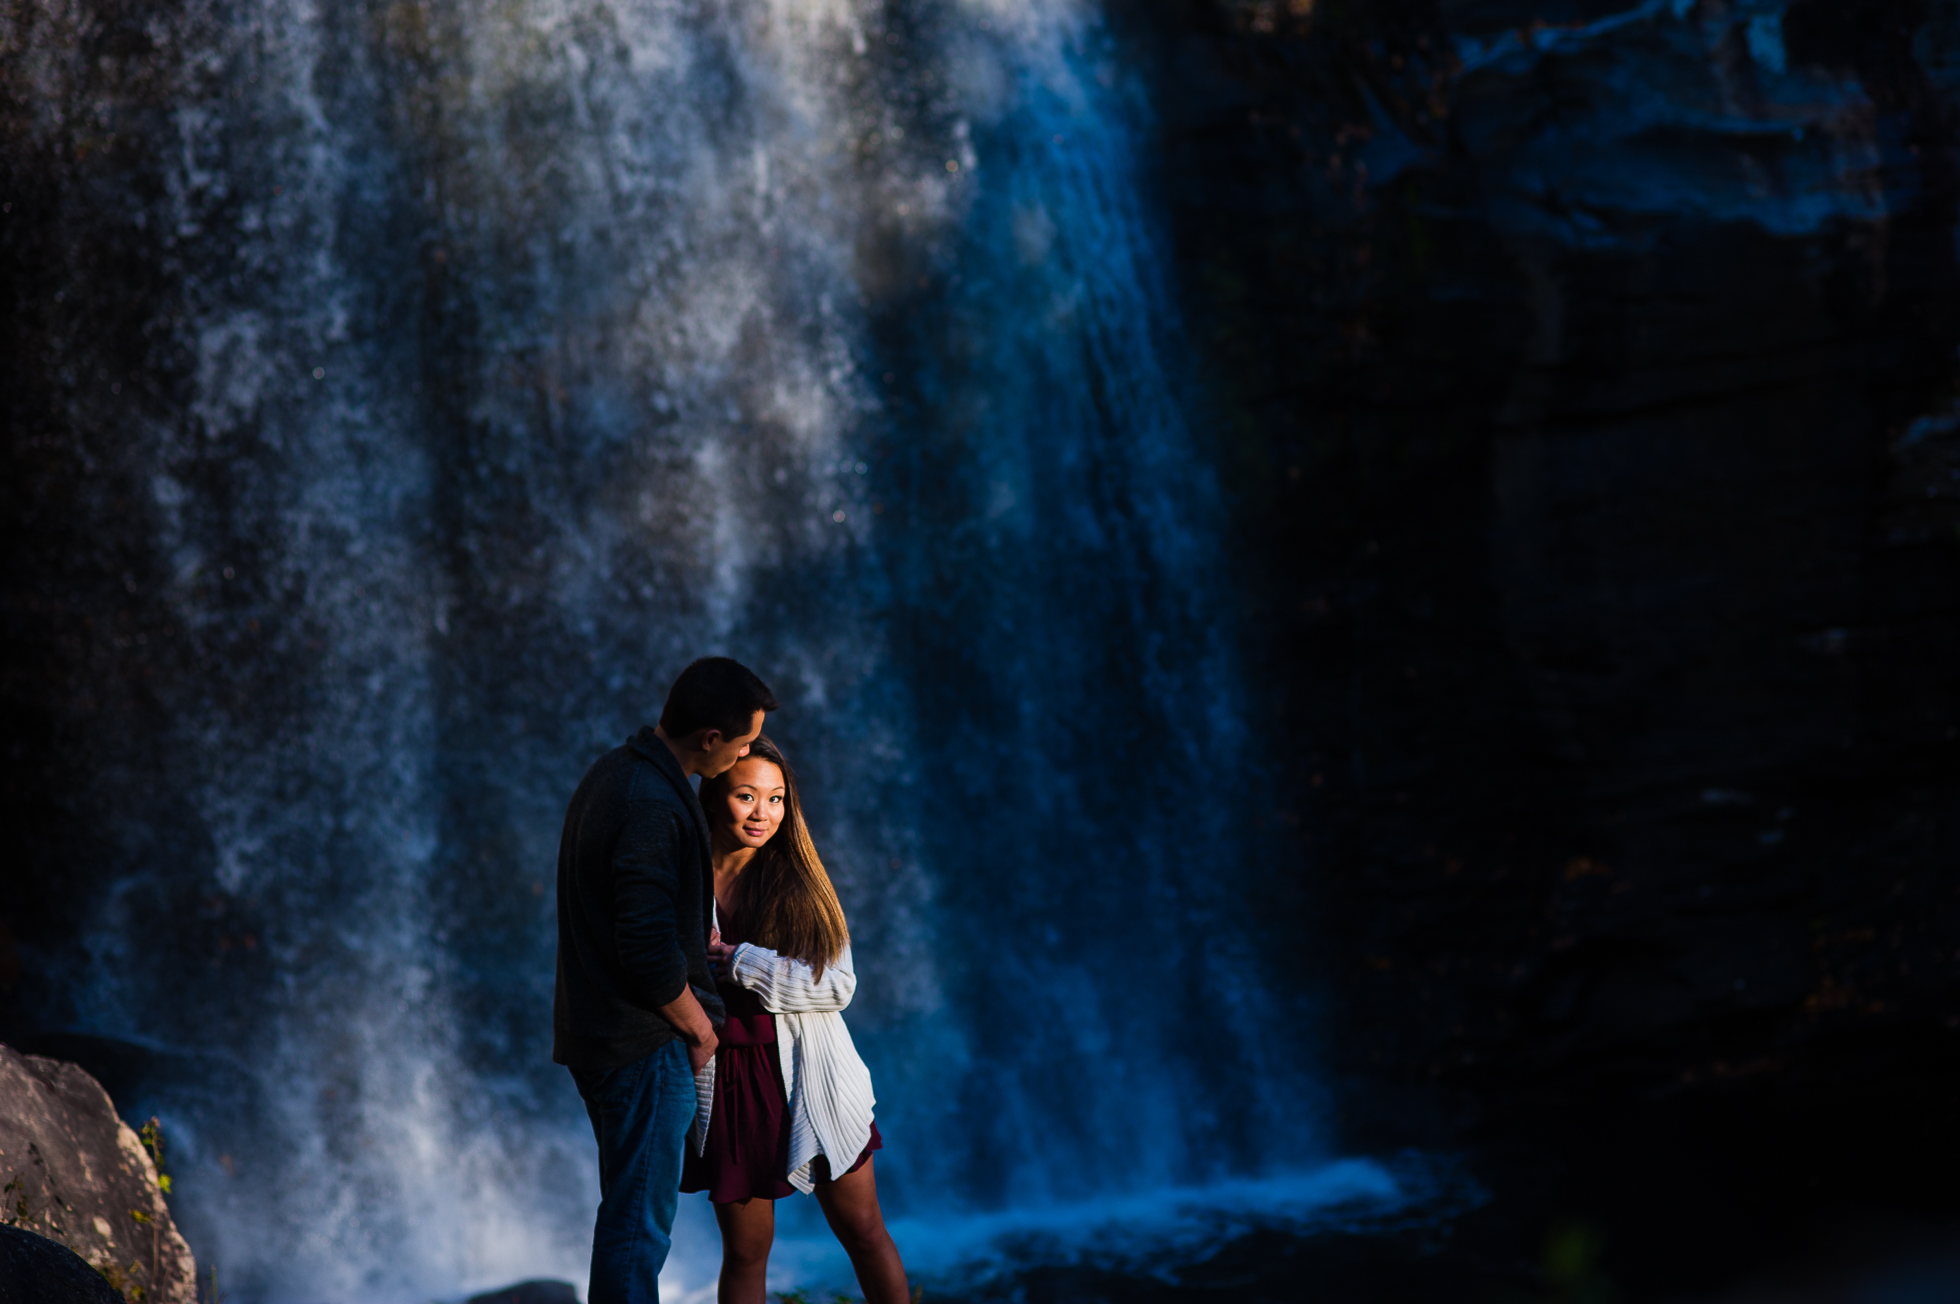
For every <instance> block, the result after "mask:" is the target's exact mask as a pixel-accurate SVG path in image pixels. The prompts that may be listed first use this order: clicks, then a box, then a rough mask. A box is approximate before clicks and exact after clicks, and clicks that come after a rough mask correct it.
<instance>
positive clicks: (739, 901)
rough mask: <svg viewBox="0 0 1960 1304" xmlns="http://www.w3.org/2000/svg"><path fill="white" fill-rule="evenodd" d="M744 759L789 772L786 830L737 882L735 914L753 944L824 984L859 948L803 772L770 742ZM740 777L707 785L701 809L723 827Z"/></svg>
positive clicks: (761, 740)
mask: <svg viewBox="0 0 1960 1304" xmlns="http://www.w3.org/2000/svg"><path fill="white" fill-rule="evenodd" d="M744 759H746V760H752V761H753V760H763V761H768V762H769V763H770V764H771V765H774V766H775V767H776V768H777V769H779V770H781V771H782V772H783V822H782V823H781V824H780V825H778V826H777V828H776V835H775V836H774V837H772V838H770V839H769V841H767V842H765V843H763V844H762V845H761V846H760V847H758V848H756V852H755V855H753V856H751V857H750V858H749V863H748V864H746V865H744V866H743V867H742V873H741V876H740V877H739V878H737V879H736V881H735V907H736V909H738V910H739V911H740V912H741V914H742V922H743V924H744V926H745V927H746V929H747V931H748V934H749V940H751V941H753V942H754V943H755V944H756V945H757V946H764V947H768V948H769V949H770V950H772V951H774V952H776V953H777V954H779V955H787V956H792V957H794V958H795V959H798V960H801V961H803V962H804V963H805V964H807V965H809V966H810V967H811V968H812V969H814V970H816V971H817V976H818V977H819V978H821V977H822V976H823V971H824V967H825V966H826V965H830V964H834V963H836V960H837V957H838V956H840V955H842V954H843V953H844V948H845V947H846V946H849V945H850V943H851V932H850V929H849V927H848V926H847V925H846V924H845V922H844V907H843V904H842V903H841V902H839V901H838V900H837V889H836V888H834V887H832V886H831V883H830V875H829V874H827V873H825V872H824V867H823V861H822V860H820V859H819V858H818V857H817V844H816V843H814V842H812V841H811V840H810V829H809V826H808V825H806V824H804V822H803V802H802V800H801V799H800V798H798V796H797V795H796V771H794V770H792V769H790V768H789V762H788V761H786V760H784V759H783V753H782V750H781V749H780V748H778V747H777V746H776V744H775V743H773V742H771V741H770V740H769V738H768V736H767V735H766V734H765V735H762V736H760V737H758V738H757V739H756V740H755V741H754V742H753V743H750V744H749V754H748V756H747V757H745V758H744ZM738 764H739V762H738ZM734 773H735V770H734V768H733V767H731V768H730V769H728V770H727V771H726V772H725V773H723V774H720V775H717V776H716V777H715V778H712V779H707V780H704V781H703V782H702V784H701V805H702V806H703V807H704V808H705V809H706V810H707V811H709V812H710V813H709V818H710V819H712V820H714V821H715V822H716V823H720V822H722V821H724V820H726V819H727V818H728V803H727V801H726V800H725V798H726V796H727V794H728V792H729V790H730V788H732V787H733V786H734V778H733V775H734Z"/></svg>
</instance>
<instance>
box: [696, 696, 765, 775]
mask: <svg viewBox="0 0 1960 1304" xmlns="http://www.w3.org/2000/svg"><path fill="white" fill-rule="evenodd" d="M761 735H762V712H760V711H757V712H756V713H755V719H754V720H753V721H752V722H751V723H750V727H749V731H748V732H747V733H745V734H743V735H742V736H741V737H740V738H724V737H722V736H721V731H720V730H719V729H710V730H709V731H708V732H707V733H706V734H705V735H703V741H705V742H706V743H707V744H708V746H707V753H708V755H707V758H706V759H705V760H704V761H702V763H701V771H700V773H701V777H702V778H704V779H712V778H714V777H716V776H717V775H720V774H723V773H725V772H726V771H727V770H728V769H729V767H731V766H732V765H734V764H735V762H737V761H739V760H741V759H742V758H743V757H744V756H747V755H748V754H749V744H750V743H752V742H754V741H755V740H756V739H757V738H759V737H761Z"/></svg>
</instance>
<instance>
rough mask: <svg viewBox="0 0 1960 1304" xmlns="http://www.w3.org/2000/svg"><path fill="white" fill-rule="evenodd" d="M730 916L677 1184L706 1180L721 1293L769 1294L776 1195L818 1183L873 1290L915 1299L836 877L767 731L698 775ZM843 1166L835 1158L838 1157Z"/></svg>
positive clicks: (716, 941) (814, 1190) (886, 1299)
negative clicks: (880, 1152)
mask: <svg viewBox="0 0 1960 1304" xmlns="http://www.w3.org/2000/svg"><path fill="white" fill-rule="evenodd" d="M701 805H702V808H703V809H704V810H705V811H706V812H707V814H708V826H709V834H710V837H711V838H712V840H713V845H714V861H715V914H716V922H717V924H718V925H719V929H718V931H717V932H716V934H715V936H714V938H713V940H712V941H711V942H710V943H709V946H708V962H709V964H711V965H712V966H714V970H715V977H716V979H717V980H718V982H719V985H720V987H721V993H722V997H723V1000H724V1001H725V1003H726V1004H727V1007H728V1022H727V1024H726V1026H724V1027H723V1028H722V1030H721V1046H720V1049H719V1050H717V1051H716V1052H715V1073H714V1103H713V1105H712V1107H711V1108H710V1111H709V1117H708V1126H707V1133H706V1135H705V1136H702V1135H700V1134H699V1132H698V1131H697V1133H696V1134H695V1136H694V1137H693V1138H692V1142H691V1144H690V1146H689V1149H688V1156H687V1163H686V1168H685V1170H684V1171H683V1173H682V1176H681V1190H683V1191H706V1192H707V1193H708V1199H709V1200H711V1201H712V1202H713V1203H714V1207H715V1221H716V1222H717V1223H719V1224H720V1225H721V1284H720V1287H719V1289H718V1291H717V1293H716V1298H717V1299H718V1300H719V1301H720V1304H764V1299H765V1293H764V1292H765V1286H766V1282H767V1277H768V1269H769V1247H770V1245H771V1244H772V1243H773V1242H774V1240H775V1238H776V1205H775V1201H777V1200H778V1199H780V1198H782V1197H783V1196H786V1195H789V1194H791V1193H792V1192H793V1191H805V1192H808V1193H811V1194H814V1195H815V1196H816V1197H817V1203H818V1205H820V1206H821V1207H822V1209H823V1213H824V1218H825V1219H826V1220H828V1221H829V1223H830V1229H831V1231H833V1232H835V1233H836V1235H837V1239H838V1241H839V1242H841V1243H842V1244H843V1246H844V1250H845V1252H846V1253H847V1254H849V1255H850V1256H851V1266H852V1268H854V1269H856V1271H857V1279H858V1287H859V1289H861V1290H862V1291H863V1292H864V1299H865V1304H907V1302H908V1299H909V1297H908V1295H907V1294H906V1288H905V1265H904V1264H903V1263H901V1262H900V1261H899V1257H898V1247H897V1246H895V1245H893V1244H892V1238H891V1235H890V1233H888V1232H887V1231H886V1230H885V1218H884V1214H883V1213H881V1212H880V1211H879V1208H878V1184H877V1181H876V1179H875V1178H874V1177H873V1175H872V1170H871V1152H872V1151H874V1150H877V1149H880V1148H881V1147H882V1146H883V1144H884V1142H883V1141H882V1139H881V1138H880V1137H879V1136H878V1125H877V1124H876V1123H874V1122H873V1121H872V1118H871V1106H872V1104H873V1101H872V1096H871V1074H870V1072H869V1071H868V1070H866V1068H865V1067H864V1061H862V1060H860V1059H859V1058H858V1055H857V1050H856V1048H854V1047H853V1046H852V1045H851V1034H850V1033H849V1032H848V1031H847V1030H846V1029H845V1027H844V1020H843V1018H842V1016H841V1015H839V1014H838V1011H839V1010H841V1009H843V1008H844V1007H845V1006H846V1005H848V1004H850V1002H851V994H852V993H853V992H854V991H855V990H856V989H857V975H856V974H855V973H854V972H853V971H852V969H851V938H850V933H849V931H848V930H847V928H846V927H845V923H844V910H843V907H842V906H840V905H839V904H838V902H837V892H836V890H835V889H833V888H832V887H831V885H830V876H829V875H827V874H825V873H824V868H823V862H822V861H821V860H819V859H817V849H816V846H815V845H814V844H813V843H812V842H811V841H810V833H809V830H808V829H807V828H806V827H805V826H804V823H803V809H802V806H801V805H800V804H799V803H798V801H797V797H796V776H795V774H793V773H792V772H791V770H790V768H789V763H788V762H787V761H785V760H784V759H783V754H782V752H780V751H778V750H777V748H776V745H775V744H774V743H772V742H770V741H769V739H768V738H766V737H762V738H757V739H756V740H755V742H754V743H753V744H752V745H751V746H750V748H749V754H748V756H747V757H746V758H745V759H744V760H741V761H739V762H737V763H736V764H735V766H734V768H732V769H730V770H729V771H728V772H727V773H725V774H722V775H721V776H719V777H718V778H714V779H709V780H707V781H706V782H704V783H703V784H702V785H701ZM840 1169H841V1171H838V1170H840Z"/></svg>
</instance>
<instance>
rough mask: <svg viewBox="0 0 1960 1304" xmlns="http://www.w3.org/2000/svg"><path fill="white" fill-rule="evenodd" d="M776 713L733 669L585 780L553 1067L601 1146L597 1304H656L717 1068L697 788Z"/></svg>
mask: <svg viewBox="0 0 1960 1304" xmlns="http://www.w3.org/2000/svg"><path fill="white" fill-rule="evenodd" d="M777 706H778V703H777V701H776V699H775V697H774V695H772V694H771V693H770V691H769V688H768V686H767V685H765V684H764V683H763V682H762V681H761V680H760V679H758V678H756V677H755V675H754V674H752V673H751V672H750V671H749V670H748V669H747V668H745V667H744V666H742V665H740V664H738V663H736V662H734V661H731V660H729V659H728V658H727V657H706V658H703V659H702V660H699V661H696V662H695V663H694V664H693V665H691V666H689V667H688V668H687V669H685V670H683V671H682V672H681V675H680V678H678V679H676V680H675V681H674V686H673V687H672V688H671V689H669V690H668V693H667V705H666V707H665V708H664V709H663V710H662V711H661V713H660V724H659V725H658V726H657V727H655V728H652V729H645V728H643V729H641V730H640V732H639V733H637V734H635V735H634V736H633V738H632V739H631V741H629V742H628V743H627V744H626V745H625V746H624V747H619V748H616V749H614V750H613V751H611V752H608V753H607V754H606V755H604V756H602V757H600V758H599V760H598V761H597V762H596V763H595V764H594V765H593V766H592V768H591V769H590V770H588V771H586V775H585V778H584V779H583V780H582V781H581V782H580V783H579V786H578V791H577V792H575V793H573V794H572V802H571V806H570V807H569V808H568V809H567V810H566V811H565V831H564V834H563V836H562V837H561V838H560V840H559V843H558V992H557V997H556V999H555V1000H554V1002H553V1008H552V1033H553V1036H552V1052H551V1057H552V1059H553V1060H555V1061H557V1062H558V1063H560V1064H563V1065H565V1066H566V1067H568V1068H570V1069H571V1071H572V1080H573V1081H574V1082H576V1083H577V1084H578V1091H579V1095H581V1096H583V1097H584V1098H585V1111H586V1113H587V1114H589V1115H590V1116H591V1118H592V1132H593V1135H594V1136H596V1137H597V1138H598V1141H599V1197H600V1198H599V1217H598V1222H597V1224H596V1226H595V1227H594V1229H593V1234H592V1284H591V1287H590V1290H589V1292H588V1294H587V1296H586V1298H587V1300H588V1301H589V1304H655V1301H658V1300H659V1298H660V1268H661V1265H662V1264H664V1263H665V1262H666V1261H667V1250H668V1247H669V1246H670V1245H672V1243H673V1241H672V1233H673V1229H674V1211H675V1208H676V1207H677V1206H678V1205H679V1203H680V1185H681V1153H682V1148H683V1147H684V1146H685V1145H686V1138H687V1128H688V1124H689V1123H690V1122H692V1121H693V1119H694V1114H695V1103H696V1102H695V1088H694V1075H695V1074H696V1073H697V1072H699V1071H701V1070H702V1069H703V1068H704V1067H706V1066H707V1065H708V1064H710V1063H711V1062H712V1061H713V1060H714V1054H715V1026H716V1025H717V1024H718V1023H720V1022H721V1019H722V1005H721V998H720V997H719V996H717V995H716V994H715V983H714V979H713V978H712V977H711V976H710V975H709V972H708V958H707V949H708V934H709V931H710V929H711V928H712V927H713V923H714V902H715V896H714V862H713V859H712V857H711V853H710V851H709V847H708V821H707V819H706V817H705V816H704V815H703V814H702V813H701V804H700V802H699V801H698V800H697V799H696V798H695V795H694V789H693V788H692V787H691V786H690V785H689V784H688V778H689V776H691V775H700V776H702V777H703V778H713V777H714V776H715V775H717V774H720V773H722V772H723V771H724V770H726V769H728V768H729V767H730V766H732V765H733V764H735V762H736V761H738V760H740V759H741V758H742V757H743V756H745V755H746V754H747V753H748V750H749V744H750V743H752V742H754V741H755V739H756V737H757V735H759V734H760V733H761V732H762V720H763V715H764V713H765V712H768V711H773V710H775V709H776V708H777Z"/></svg>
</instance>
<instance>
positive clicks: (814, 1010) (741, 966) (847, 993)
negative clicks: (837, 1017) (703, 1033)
mask: <svg viewBox="0 0 1960 1304" xmlns="http://www.w3.org/2000/svg"><path fill="white" fill-rule="evenodd" d="M730 968H731V969H732V970H733V972H734V974H735V981H736V982H738V983H740V984H741V985H742V986H744V987H746V988H748V989H749V990H750V991H752V992H754V993H755V994H756V996H757V997H759V998H760V999H761V1001H762V1008H763V1009H765V1010H767V1011H769V1012H770V1013H771V1014H822V1013H826V1012H829V1011H834V1010H841V1009H843V1008H844V1007H845V1006H847V1005H849V1004H850V1003H851V997H852V996H853V995H855V994H856V992H857V974H856V973H855V972H853V971H852V969H851V948H850V947H848V946H847V947H845V948H844V953H843V954H842V955H840V956H838V957H837V960H836V962H835V963H833V964H827V965H825V966H824V971H823V977H821V978H819V977H817V975H816V970H814V969H812V968H811V967H810V966H809V965H808V964H805V963H804V962H803V961H801V960H798V959H795V958H793V957H790V956H786V955H778V954H776V952H774V951H771V950H769V949H768V948H767V947H761V946H756V945H754V944H753V943H750V942H744V943H742V944H741V945H740V946H738V947H736V948H735V955H734V959H733V962H732V964H731V966H730Z"/></svg>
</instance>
